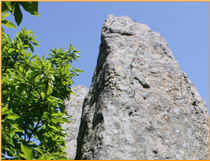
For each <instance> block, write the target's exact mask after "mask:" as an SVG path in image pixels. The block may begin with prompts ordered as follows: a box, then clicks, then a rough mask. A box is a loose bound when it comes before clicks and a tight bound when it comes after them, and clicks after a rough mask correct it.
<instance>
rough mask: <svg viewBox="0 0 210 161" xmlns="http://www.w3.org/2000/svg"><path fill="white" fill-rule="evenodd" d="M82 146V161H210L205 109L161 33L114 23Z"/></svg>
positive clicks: (119, 20) (105, 38) (85, 117)
mask: <svg viewBox="0 0 210 161" xmlns="http://www.w3.org/2000/svg"><path fill="white" fill-rule="evenodd" d="M77 141H78V146H77V154H76V159H82V160H86V159H88V160H104V159H106V160H110V159H112V160H118V159H125V160H133V159H135V160H156V159H158V160H167V159H174V160H176V159H181V160H187V159H196V160H197V159H206V160H208V158H209V121H208V114H207V109H206V104H205V101H204V100H203V99H202V98H201V97H200V95H199V93H198V92H197V90H196V88H195V87H194V85H193V83H192V82H191V81H190V80H189V79H188V77H187V75H186V73H184V72H183V71H182V70H181V69H180V67H179V64H178V62H177V61H176V60H175V58H174V56H173V55H172V53H171V51H170V49H169V47H168V45H167V42H166V41H165V40H164V39H163V38H162V37H161V35H160V34H159V33H158V32H153V31H151V29H150V28H149V27H148V26H147V25H144V24H140V23H137V22H135V21H133V20H132V19H130V18H129V17H127V16H121V17H114V16H113V15H109V16H108V17H107V19H106V21H105V24H104V25H103V28H102V35H101V45H100V52H99V57H98V60H97V67H96V69H95V72H94V75H93V78H92V84H91V87H90V89H89V92H88V94H87V95H86V97H85V100H84V104H83V111H82V118H81V125H80V129H79V135H78V139H77Z"/></svg>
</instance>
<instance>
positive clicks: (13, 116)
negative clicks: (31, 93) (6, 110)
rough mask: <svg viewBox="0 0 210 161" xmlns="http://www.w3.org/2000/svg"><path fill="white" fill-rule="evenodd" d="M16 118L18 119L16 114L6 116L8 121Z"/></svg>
mask: <svg viewBox="0 0 210 161" xmlns="http://www.w3.org/2000/svg"><path fill="white" fill-rule="evenodd" d="M17 118H20V117H19V116H18V115H17V114H10V115H8V116H7V119H10V120H16V119H17Z"/></svg>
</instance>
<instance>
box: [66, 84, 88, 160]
mask: <svg viewBox="0 0 210 161" xmlns="http://www.w3.org/2000/svg"><path fill="white" fill-rule="evenodd" d="M71 89H72V91H73V92H74V93H76V95H71V100H70V101H68V100H65V101H64V104H65V110H66V116H72V118H71V119H70V121H71V123H70V124H66V123H64V124H63V125H62V127H63V128H64V129H66V130H67V131H66V132H67V134H68V135H69V136H68V137H65V141H66V147H67V148H66V150H65V151H66V153H67V158H72V159H74V158H75V155H76V147H77V135H78V131H79V126H80V120H81V114H82V105H83V102H84V98H85V95H86V94H87V92H88V88H86V87H85V86H78V85H77V86H74V87H72V88H71Z"/></svg>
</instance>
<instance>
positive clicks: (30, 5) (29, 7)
mask: <svg viewBox="0 0 210 161" xmlns="http://www.w3.org/2000/svg"><path fill="white" fill-rule="evenodd" d="M20 4H21V5H22V7H23V8H24V10H26V11H27V12H29V13H30V14H31V15H37V16H39V17H40V15H39V13H38V2H20Z"/></svg>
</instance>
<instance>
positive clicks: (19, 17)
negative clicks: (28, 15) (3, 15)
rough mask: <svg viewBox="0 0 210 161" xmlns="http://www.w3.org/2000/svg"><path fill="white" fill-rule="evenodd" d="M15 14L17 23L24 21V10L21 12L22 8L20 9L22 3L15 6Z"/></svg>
mask: <svg viewBox="0 0 210 161" xmlns="http://www.w3.org/2000/svg"><path fill="white" fill-rule="evenodd" d="M14 16H15V22H16V23H17V25H18V26H19V25H20V23H21V21H22V19H23V14H22V12H21V10H20V5H19V4H17V5H16V6H15V12H14Z"/></svg>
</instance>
